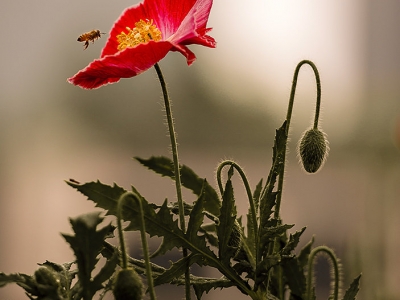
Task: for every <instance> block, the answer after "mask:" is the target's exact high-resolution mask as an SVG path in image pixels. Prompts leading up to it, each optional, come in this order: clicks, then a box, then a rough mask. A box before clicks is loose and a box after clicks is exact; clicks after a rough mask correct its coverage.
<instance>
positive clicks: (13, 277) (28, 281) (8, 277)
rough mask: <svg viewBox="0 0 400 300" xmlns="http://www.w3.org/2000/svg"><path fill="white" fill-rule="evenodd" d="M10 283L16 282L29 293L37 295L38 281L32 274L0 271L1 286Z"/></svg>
mask: <svg viewBox="0 0 400 300" xmlns="http://www.w3.org/2000/svg"><path fill="white" fill-rule="evenodd" d="M9 283H16V284H18V285H19V286H20V287H22V288H23V289H24V290H25V291H26V292H27V293H28V294H33V295H37V287H36V281H35V279H34V278H33V277H32V276H29V275H26V274H22V273H13V274H4V273H0V287H4V286H5V285H7V284H9Z"/></svg>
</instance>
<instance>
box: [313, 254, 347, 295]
mask: <svg viewBox="0 0 400 300" xmlns="http://www.w3.org/2000/svg"><path fill="white" fill-rule="evenodd" d="M319 253H325V254H327V255H328V257H329V259H330V260H331V262H332V266H331V267H332V268H333V282H332V283H333V284H332V286H333V295H332V296H333V298H332V296H331V297H330V298H329V299H333V300H338V299H339V281H340V278H339V276H340V274H339V263H338V259H337V258H336V255H335V253H334V252H333V250H332V249H331V248H329V247H326V246H319V247H316V248H314V249H313V250H312V251H311V253H310V256H309V259H308V274H307V295H306V300H311V299H312V292H311V290H312V281H313V273H314V260H315V258H316V255H317V254H319Z"/></svg>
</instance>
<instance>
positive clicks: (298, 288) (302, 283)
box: [281, 257, 306, 297]
mask: <svg viewBox="0 0 400 300" xmlns="http://www.w3.org/2000/svg"><path fill="white" fill-rule="evenodd" d="M281 266H282V270H283V275H284V277H285V278H286V281H287V284H288V285H289V288H290V290H291V292H292V294H294V295H296V296H298V297H301V296H302V295H303V294H304V293H305V291H306V277H305V275H304V269H303V267H302V266H301V265H300V263H299V261H298V260H297V258H296V257H293V258H288V259H284V260H283V263H282V264H281Z"/></svg>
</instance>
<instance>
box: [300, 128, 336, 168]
mask: <svg viewBox="0 0 400 300" xmlns="http://www.w3.org/2000/svg"><path fill="white" fill-rule="evenodd" d="M328 151H329V146H328V141H327V140H326V136H325V133H323V132H322V131H320V130H319V129H314V128H312V129H309V130H307V131H306V132H304V134H303V136H302V138H301V139H300V142H299V145H298V155H299V157H300V160H301V163H302V165H303V168H304V170H306V171H307V172H308V173H315V172H317V171H318V170H319V168H320V167H321V166H322V165H323V164H324V162H325V159H326V157H327V156H328Z"/></svg>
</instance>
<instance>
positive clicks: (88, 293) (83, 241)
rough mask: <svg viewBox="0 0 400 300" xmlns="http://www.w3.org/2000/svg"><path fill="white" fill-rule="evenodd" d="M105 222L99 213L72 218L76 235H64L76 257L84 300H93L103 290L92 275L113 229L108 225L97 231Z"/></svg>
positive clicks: (71, 221)
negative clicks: (104, 243)
mask: <svg viewBox="0 0 400 300" xmlns="http://www.w3.org/2000/svg"><path fill="white" fill-rule="evenodd" d="M103 220H104V218H103V217H100V213H99V212H94V213H89V214H86V215H82V216H78V217H77V218H71V219H70V223H71V225H72V229H73V230H74V232H75V235H73V236H72V235H68V234H63V237H64V238H65V240H66V241H67V242H68V243H69V244H70V246H71V248H72V250H73V251H74V254H75V256H76V261H77V264H78V279H79V283H80V286H81V293H82V297H83V299H84V300H90V299H92V298H93V296H94V294H95V293H96V292H97V291H98V290H99V289H101V288H102V285H101V283H100V284H99V282H98V281H93V280H92V276H91V274H92V271H93V270H94V268H95V266H96V264H97V262H98V260H99V259H98V258H97V257H98V255H99V254H100V251H101V249H102V248H103V242H104V239H105V238H106V237H107V236H108V235H109V232H110V230H111V229H112V226H111V225H107V226H105V227H103V228H102V229H100V230H97V226H98V225H99V224H100V223H101V222H102V221H103Z"/></svg>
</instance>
